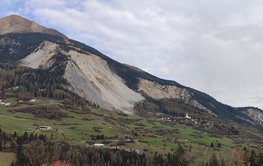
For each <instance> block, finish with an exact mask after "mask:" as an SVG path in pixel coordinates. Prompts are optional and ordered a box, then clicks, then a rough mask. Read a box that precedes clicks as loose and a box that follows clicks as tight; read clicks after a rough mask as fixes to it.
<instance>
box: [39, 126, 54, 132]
mask: <svg viewBox="0 0 263 166" xmlns="http://www.w3.org/2000/svg"><path fill="white" fill-rule="evenodd" d="M36 130H39V131H47V130H52V127H50V126H38V127H37V128H36Z"/></svg>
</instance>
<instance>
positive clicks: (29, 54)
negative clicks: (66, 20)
mask: <svg viewBox="0 0 263 166" xmlns="http://www.w3.org/2000/svg"><path fill="white" fill-rule="evenodd" d="M0 32H1V35H0V100H1V101H0V128H2V129H3V130H5V131H6V132H7V133H8V135H12V134H13V135H15V136H13V137H12V136H10V138H9V139H8V141H9V142H8V141H7V142H8V143H5V144H4V145H5V148H6V151H11V152H16V153H17V154H20V153H22V154H23V152H25V151H22V152H21V151H19V148H18V146H19V145H18V144H19V143H21V142H19V140H20V139H21V138H20V137H19V136H17V135H16V134H19V135H20V136H21V135H23V134H24V132H26V134H25V135H28V133H31V134H32V135H34V134H37V135H38V136H36V138H35V137H34V138H35V139H33V138H32V139H26V141H24V142H23V141H22V145H21V144H20V146H22V147H24V148H26V147H27V144H30V145H32V147H37V144H39V145H41V147H42V148H43V149H45V148H49V147H50V143H51V144H52V143H55V145H57V146H58V149H59V148H65V147H64V143H62V145H61V144H60V143H58V144H56V141H58V142H60V141H63V142H65V143H66V145H65V146H66V147H68V146H70V147H71V146H72V145H76V144H77V145H80V146H81V148H80V149H78V148H76V147H75V146H72V148H73V149H75V148H76V149H78V150H80V151H81V152H83V151H85V150H84V149H82V148H83V147H85V146H88V147H93V146H92V145H94V144H96V143H103V144H105V145H107V146H108V147H116V146H119V147H120V148H121V150H124V152H122V151H121V152H120V153H121V154H122V155H124V156H125V155H128V156H129V155H130V153H128V154H126V151H129V152H130V151H133V150H135V151H136V150H138V151H139V152H138V153H137V152H136V154H141V153H142V154H147V155H149V156H151V157H152V156H154V155H155V156H154V157H153V158H154V159H155V160H157V159H156V158H158V157H160V156H158V155H157V154H156V153H155V152H159V153H160V154H162V155H165V156H169V153H172V152H173V151H174V150H175V149H176V148H178V146H177V145H181V144H182V145H183V147H184V148H185V149H184V151H186V155H187V156H188V157H189V158H191V159H192V162H193V163H192V164H193V165H194V162H198V163H200V164H201V163H208V160H209V158H210V157H212V156H211V155H209V157H207V156H206V155H205V154H202V153H201V152H200V149H203V150H204V151H205V152H208V153H209V154H210V152H214V153H217V152H216V150H218V151H219V152H218V153H225V154H226V155H224V156H221V158H220V160H223V159H225V158H227V157H228V155H234V153H235V152H232V150H233V149H234V150H235V151H236V150H237V149H238V148H242V147H246V146H248V147H249V148H258V146H261V145H263V142H262V138H263V137H262V130H263V111H262V110H260V109H258V108H254V107H241V108H235V107H231V106H229V105H226V104H223V103H221V102H219V101H217V100H216V99H214V98H213V97H211V96H209V95H208V94H205V93H203V92H200V91H198V90H195V89H192V88H190V87H186V86H183V85H181V84H179V83H177V82H175V81H171V80H164V79H161V78H158V77H156V76H154V75H152V74H149V73H147V72H145V71H143V70H141V69H138V68H136V67H133V66H130V65H126V64H122V63H119V62H117V61H115V60H113V59H111V58H110V57H108V56H106V55H104V54H102V53H101V52H99V51H98V50H96V49H94V48H92V47H90V46H87V45H85V44H83V43H80V42H78V41H75V40H72V39H69V38H67V37H66V36H65V35H63V34H61V33H59V32H58V31H56V30H52V29H49V28H45V27H43V26H41V25H38V24H37V23H34V22H32V21H30V20H27V19H25V18H22V17H20V16H9V17H6V18H3V19H0ZM41 127H42V128H45V129H46V130H47V131H46V130H44V131H42V128H41ZM50 128H51V129H50ZM14 133H16V134H14ZM40 135H41V136H40ZM0 136H1V135H0ZM21 137H23V136H21ZM25 137H26V136H25ZM32 137H33V136H32ZM39 137H40V138H39ZM4 138H7V137H4ZM44 138H45V139H44ZM34 141H36V142H34ZM38 141H40V143H39V142H38ZM41 141H42V142H41ZM0 142H1V141H0ZM31 143H32V144H31ZM68 143H69V144H70V145H67V144H68ZM11 144H12V145H13V144H14V146H10V145H11ZM82 145H84V146H82ZM215 145H216V148H215ZM1 146H2V145H1ZM60 146H62V147H60ZM179 147H180V146H179ZM12 148H13V149H12ZM76 149H75V150H76ZM95 149H96V148H95ZM35 150H36V151H37V149H35ZM75 150H74V152H76V153H77V150H76V151H75ZM82 150H83V151H82ZM115 150H116V149H115ZM192 151H193V152H192ZM26 152H28V153H25V154H23V155H25V156H27V157H28V158H29V159H30V155H29V154H31V153H33V152H32V151H30V149H27V150H26ZM38 153H39V154H41V153H42V152H40V151H39V152H38ZM94 153H97V151H96V150H95V152H94ZM98 153H102V152H101V151H100V152H98ZM103 153H104V152H103ZM105 153H106V152H105ZM109 153H111V152H109ZM242 153H243V151H242ZM166 154H167V155H166ZM66 155H67V154H64V153H63V157H65V156H66ZM74 155H75V153H74ZM170 155H171V154H170ZM47 156H50V157H52V155H51V154H48V155H47ZM135 156H136V157H138V156H137V155H135ZM197 156H200V158H198V157H197ZM115 157H116V156H115ZM121 157H123V156H121ZM76 158H77V157H76ZM79 158H81V159H83V158H82V157H80V156H79ZM142 158H143V157H142ZM160 158H161V159H162V162H164V163H165V162H167V163H168V162H170V161H171V160H170V159H171V158H169V157H167V159H164V158H162V157H160ZM18 159H19V161H20V158H19V157H18ZM31 159H32V158H31ZM126 159H127V158H126ZM200 159H202V160H203V161H201V160H200ZM32 160H33V159H32ZM64 160H65V161H66V159H65V158H63V160H62V161H64ZM72 160H73V159H72ZM83 160H84V159H83ZM155 160H152V158H151V159H150V160H149V161H151V162H154V161H155ZM45 161H46V162H47V161H48V160H47V159H46V158H41V163H37V165H39V164H44V163H45ZM50 161H52V162H56V161H57V162H60V161H59V157H58V156H56V157H54V158H52V159H50ZM26 162H30V161H26ZM34 162H37V161H35V160H34ZM70 162H73V161H70ZM140 162H143V161H141V160H140ZM227 162H229V163H228V164H229V165H232V164H233V163H235V160H233V159H228V161H227ZM105 163H107V161H106V162H105ZM125 163H126V160H125ZM127 163H128V160H127ZM71 164H72V163H71ZM148 164H149V163H148ZM73 165H74V164H73ZM77 165H79V164H77ZM144 165H147V164H144ZM149 165H151V164H149Z"/></svg>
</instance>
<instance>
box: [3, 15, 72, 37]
mask: <svg viewBox="0 0 263 166" xmlns="http://www.w3.org/2000/svg"><path fill="white" fill-rule="evenodd" d="M30 32H39V33H46V34H50V35H56V36H59V37H62V38H67V37H66V36H65V35H63V34H62V33H60V32H58V31H57V30H54V29H50V28H46V27H44V26H42V25H39V24H37V23H35V22H33V21H31V20H28V19H26V18H24V17H21V16H18V15H10V16H7V17H3V18H1V19H0V35H2V34H8V33H30Z"/></svg>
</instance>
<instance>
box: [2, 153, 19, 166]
mask: <svg viewBox="0 0 263 166" xmlns="http://www.w3.org/2000/svg"><path fill="white" fill-rule="evenodd" d="M15 160H16V154H15V153H6V152H5V153H3V152H0V165H1V166H10V165H11V164H12V162H13V161H15Z"/></svg>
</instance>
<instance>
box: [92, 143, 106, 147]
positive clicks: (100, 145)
mask: <svg viewBox="0 0 263 166" xmlns="http://www.w3.org/2000/svg"><path fill="white" fill-rule="evenodd" d="M93 146H94V147H97V148H102V147H104V146H105V145H104V144H94V145H93Z"/></svg>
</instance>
